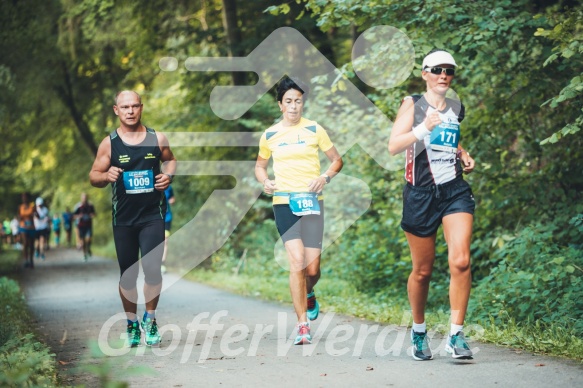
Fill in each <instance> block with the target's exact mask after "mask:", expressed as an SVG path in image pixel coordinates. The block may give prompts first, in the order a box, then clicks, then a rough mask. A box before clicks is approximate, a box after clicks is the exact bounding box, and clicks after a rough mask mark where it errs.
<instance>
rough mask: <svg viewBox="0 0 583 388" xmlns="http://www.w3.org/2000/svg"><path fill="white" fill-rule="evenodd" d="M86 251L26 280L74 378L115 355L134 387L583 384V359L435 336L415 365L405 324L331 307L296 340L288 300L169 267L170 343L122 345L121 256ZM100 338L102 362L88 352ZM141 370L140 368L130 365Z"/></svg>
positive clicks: (165, 321) (93, 380)
mask: <svg viewBox="0 0 583 388" xmlns="http://www.w3.org/2000/svg"><path fill="white" fill-rule="evenodd" d="M80 257H81V255H80V254H79V252H78V251H74V250H55V249H53V250H51V251H49V254H48V256H47V259H46V261H44V262H38V263H37V266H36V268H35V269H34V270H27V271H25V272H24V273H23V275H22V277H21V282H22V286H23V289H24V291H25V294H26V298H27V301H28V304H29V306H30V309H31V310H32V313H33V314H34V316H35V318H36V320H35V324H36V326H37V328H38V330H39V331H40V333H41V337H44V338H43V339H44V340H45V341H46V342H47V343H48V344H49V346H50V347H51V348H52V349H53V351H54V352H55V354H56V355H57V360H58V362H59V367H60V371H61V372H60V375H61V377H62V379H63V382H64V383H66V384H71V385H72V384H86V385H87V386H90V387H93V386H99V380H98V379H97V377H96V375H95V374H92V373H88V372H87V371H86V370H87V365H89V366H93V367H99V366H100V365H104V363H107V364H108V365H110V369H111V372H112V374H114V375H115V376H116V379H118V380H123V381H127V382H129V383H130V386H132V387H194V386H204V387H218V386H223V387H226V386H227V387H246V386H256V387H267V386H274V385H277V386H281V387H297V386H302V387H362V386H371V387H372V386H375V387H377V386H392V387H451V386H454V387H455V386H463V387H488V386H499V387H506V386H512V387H515V388H516V387H528V388H533V387H549V386H560V387H575V386H579V387H581V386H583V365H581V364H578V363H575V362H571V361H567V360H563V359H559V358H551V357H543V356H536V355H533V354H531V353H527V352H517V351H514V350H511V349H506V348H498V347H496V346H493V345H488V344H482V343H477V342H473V343H471V346H472V347H473V348H474V349H475V350H477V349H478V348H479V350H478V352H477V354H476V357H475V359H474V360H471V361H455V360H453V359H451V357H449V356H447V355H446V353H444V352H443V345H444V344H443V339H442V338H441V337H439V338H438V337H437V336H436V337H435V338H433V341H432V348H433V349H434V353H436V354H435V359H434V360H433V361H429V362H415V361H413V360H412V359H411V357H410V356H409V355H408V352H409V351H410V350H409V347H410V343H409V340H408V335H409V333H408V332H406V330H405V329H404V328H403V327H396V326H383V325H378V324H376V323H374V322H368V321H363V320H360V319H356V318H351V317H346V316H340V315H335V314H333V313H327V314H322V315H321V316H320V317H319V318H318V319H317V320H316V321H314V322H313V323H312V334H313V336H314V340H315V341H314V344H312V345H307V346H293V345H292V344H291V340H290V339H289V338H288V337H289V336H290V334H292V331H293V326H294V323H295V319H294V314H293V312H292V307H291V306H290V305H280V304H275V303H268V302H262V301H259V300H255V299H251V298H245V297H241V296H237V295H233V294H230V293H227V292H224V291H220V290H217V289H214V288H210V287H207V286H204V285H200V284H197V283H193V282H189V281H186V280H183V279H176V277H175V275H172V274H166V275H165V276H166V279H167V281H169V282H168V283H170V282H174V284H173V285H172V286H170V287H169V288H168V289H167V290H166V291H164V292H163V294H162V296H161V302H160V306H159V309H158V311H157V315H158V322H159V325H160V326H161V329H162V330H163V342H162V345H161V346H160V348H149V347H145V346H141V347H139V348H137V349H126V348H123V347H120V345H119V344H118V340H119V338H120V333H122V332H124V331H125V320H124V319H123V315H122V316H121V317H120V316H117V315H116V314H118V313H119V312H120V310H121V305H120V302H119V296H118V293H117V280H118V269H117V263H115V262H114V261H110V260H106V259H99V258H93V259H91V260H90V261H89V262H87V263H85V262H83V260H82V259H81V258H80ZM264 281H266V279H264ZM142 306H143V305H142ZM324 307H325V306H324ZM142 310H143V307H141V308H140V314H142V313H143V311H142ZM100 336H101V337H102V340H101V341H100V346H99V347H98V346H97V345H96V344H97V338H99V337H100ZM91 342H93V344H94V345H93V347H94V348H96V349H99V351H98V352H97V353H98V354H101V356H102V357H101V358H98V357H90V353H91V352H90V348H91V345H90V343H91ZM104 354H106V355H107V356H104ZM79 367H81V370H79V369H78V368H79ZM136 367H138V369H139V368H142V370H141V372H135V373H134V372H132V370H133V369H135V368H136ZM143 367H147V370H146V371H144V370H143ZM102 369H103V368H102ZM136 373H138V374H137V375H136Z"/></svg>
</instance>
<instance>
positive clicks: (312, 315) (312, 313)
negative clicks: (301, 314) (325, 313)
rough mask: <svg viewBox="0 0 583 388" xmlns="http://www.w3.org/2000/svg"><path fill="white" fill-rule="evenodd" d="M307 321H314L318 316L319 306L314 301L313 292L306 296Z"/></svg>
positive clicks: (314, 295) (314, 294)
mask: <svg viewBox="0 0 583 388" xmlns="http://www.w3.org/2000/svg"><path fill="white" fill-rule="evenodd" d="M307 313H308V319H309V320H310V321H314V320H316V318H318V314H320V304H319V303H318V301H317V300H316V293H315V292H314V291H312V292H310V293H309V294H308V311H307Z"/></svg>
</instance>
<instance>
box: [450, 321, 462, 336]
mask: <svg viewBox="0 0 583 388" xmlns="http://www.w3.org/2000/svg"><path fill="white" fill-rule="evenodd" d="M463 330H464V325H454V324H453V323H452V324H451V328H450V329H449V335H456V334H457V333H458V332H459V331H463Z"/></svg>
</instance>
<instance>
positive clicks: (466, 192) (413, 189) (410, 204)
mask: <svg viewBox="0 0 583 388" xmlns="http://www.w3.org/2000/svg"><path fill="white" fill-rule="evenodd" d="M475 208H476V203H475V201H474V195H473V193H472V189H471V188H470V185H469V184H468V183H467V182H466V181H464V180H463V179H462V178H461V177H459V178H456V179H454V180H453V181H451V182H447V183H444V184H442V185H432V186H423V187H419V186H413V185H411V184H410V183H407V184H406V185H405V188H404V189H403V219H402V220H401V228H402V229H403V230H404V231H405V232H409V233H411V234H414V235H415V236H418V237H429V236H432V235H434V234H435V233H437V229H438V228H439V226H440V225H441V222H442V219H443V217H445V216H447V215H449V214H453V213H470V214H474V210H475Z"/></svg>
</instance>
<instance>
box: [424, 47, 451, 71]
mask: <svg viewBox="0 0 583 388" xmlns="http://www.w3.org/2000/svg"><path fill="white" fill-rule="evenodd" d="M437 65H454V66H456V67H457V63H455V60H454V59H453V56H452V55H451V54H450V53H448V52H447V51H436V52H434V53H431V54H429V55H427V56H426V57H425V58H423V64H422V65H421V68H422V69H423V70H425V68H427V67H433V66H437Z"/></svg>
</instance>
